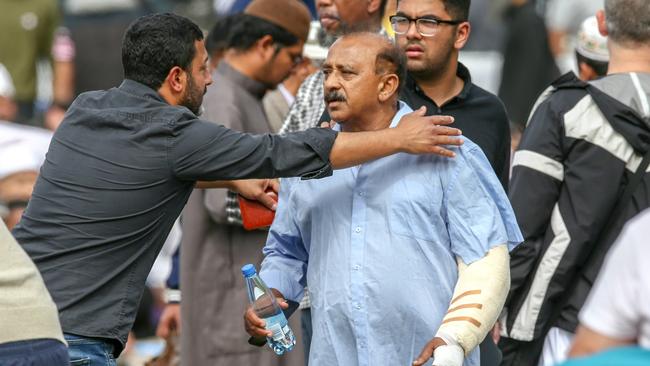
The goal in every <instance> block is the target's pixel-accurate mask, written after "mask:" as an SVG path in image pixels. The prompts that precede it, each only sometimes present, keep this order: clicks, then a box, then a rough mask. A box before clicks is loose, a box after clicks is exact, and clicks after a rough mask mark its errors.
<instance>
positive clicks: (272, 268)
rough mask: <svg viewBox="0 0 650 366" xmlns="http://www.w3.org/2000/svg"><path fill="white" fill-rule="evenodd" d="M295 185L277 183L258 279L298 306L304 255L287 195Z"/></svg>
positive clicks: (301, 294)
mask: <svg viewBox="0 0 650 366" xmlns="http://www.w3.org/2000/svg"><path fill="white" fill-rule="evenodd" d="M296 182H297V181H296V180H295V179H283V180H282V181H281V183H280V197H279V199H278V209H277V212H276V214H275V220H274V221H273V225H271V229H270V230H269V236H268V239H267V241H266V246H265V247H264V256H265V258H264V261H263V262H262V268H261V270H260V277H262V279H263V280H264V282H265V283H266V285H267V286H269V287H270V288H275V289H277V290H279V291H280V292H281V293H282V294H283V295H284V297H285V298H286V299H288V300H291V301H295V302H299V301H300V299H302V296H303V291H304V287H305V284H306V281H305V274H306V272H307V261H308V254H307V250H306V249H305V246H304V244H303V241H302V238H301V236H300V229H299V227H298V224H297V222H296V221H295V216H294V213H295V208H293V207H292V204H291V202H290V192H291V189H292V186H293V184H295V183H296Z"/></svg>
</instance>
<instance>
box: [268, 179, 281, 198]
mask: <svg viewBox="0 0 650 366" xmlns="http://www.w3.org/2000/svg"><path fill="white" fill-rule="evenodd" d="M268 188H270V189H271V190H272V191H273V192H275V194H276V195H277V194H278V193H279V192H280V181H279V180H277V179H270V180H269V186H268ZM268 188H267V190H268Z"/></svg>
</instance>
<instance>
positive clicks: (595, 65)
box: [576, 51, 609, 76]
mask: <svg viewBox="0 0 650 366" xmlns="http://www.w3.org/2000/svg"><path fill="white" fill-rule="evenodd" d="M576 59H577V61H578V65H580V64H581V63H583V62H584V63H585V64H587V65H588V66H589V67H591V68H592V69H594V72H596V74H597V75H598V76H605V75H607V68H608V67H609V62H607V61H596V60H593V59H590V58H589V57H585V56H583V55H582V54H580V52H578V51H576Z"/></svg>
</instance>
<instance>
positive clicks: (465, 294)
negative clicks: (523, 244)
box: [434, 244, 510, 365]
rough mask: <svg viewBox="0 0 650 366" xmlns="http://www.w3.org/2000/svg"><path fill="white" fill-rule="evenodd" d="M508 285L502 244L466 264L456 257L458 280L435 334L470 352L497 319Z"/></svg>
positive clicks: (505, 249) (507, 260)
mask: <svg viewBox="0 0 650 366" xmlns="http://www.w3.org/2000/svg"><path fill="white" fill-rule="evenodd" d="M509 289H510V255H509V253H508V247H507V246H506V245H505V244H504V245H500V246H498V247H494V248H492V249H491V250H490V251H489V252H488V253H487V254H486V255H485V257H483V258H481V259H480V260H477V261H476V262H474V263H472V264H470V265H469V266H468V265H466V264H465V263H463V262H462V261H461V260H460V259H458V282H457V283H456V288H455V290H454V295H453V297H452V300H451V304H450V305H449V310H448V311H447V315H445V317H444V319H443V320H442V325H441V326H440V329H439V330H438V333H437V334H436V337H440V338H442V339H443V340H445V341H446V342H447V344H449V345H459V346H460V347H462V349H463V350H464V351H465V355H467V354H469V353H470V352H471V351H472V350H473V349H474V348H475V347H476V346H478V345H479V343H481V342H482V341H483V339H484V338H485V336H486V335H487V333H488V332H489V331H490V329H491V328H492V326H493V325H494V323H495V322H496V320H497V318H498V316H499V314H500V313H501V309H502V308H503V304H504V303H505V301H506V296H507V295H508V290H509ZM434 365H438V364H437V363H435V362H434ZM450 365H451V364H450ZM457 365H462V360H461V362H460V363H458V364H457Z"/></svg>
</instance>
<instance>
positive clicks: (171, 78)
mask: <svg viewBox="0 0 650 366" xmlns="http://www.w3.org/2000/svg"><path fill="white" fill-rule="evenodd" d="M165 82H166V83H167V85H168V86H169V90H170V91H171V92H172V93H173V94H180V93H183V91H184V90H185V86H186V85H187V72H185V70H183V69H182V68H180V66H174V67H172V68H171V70H169V73H168V74H167V78H166V79H165Z"/></svg>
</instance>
